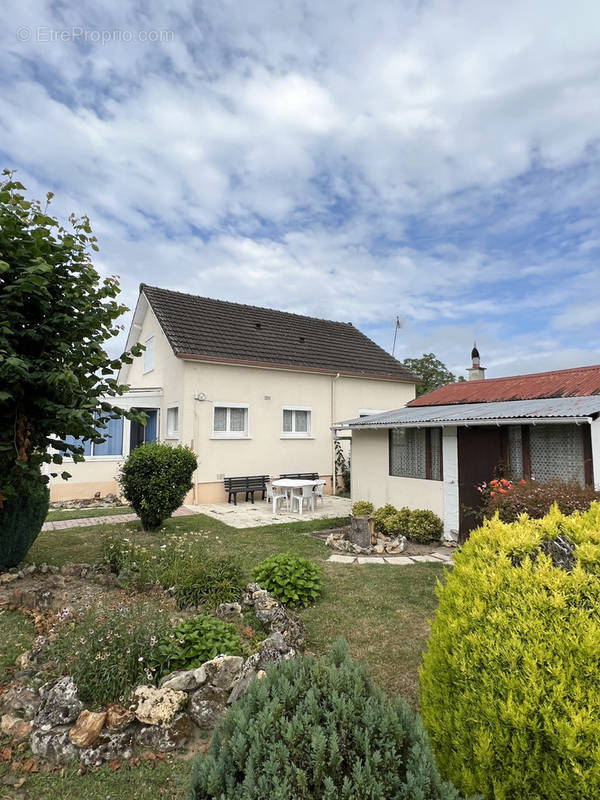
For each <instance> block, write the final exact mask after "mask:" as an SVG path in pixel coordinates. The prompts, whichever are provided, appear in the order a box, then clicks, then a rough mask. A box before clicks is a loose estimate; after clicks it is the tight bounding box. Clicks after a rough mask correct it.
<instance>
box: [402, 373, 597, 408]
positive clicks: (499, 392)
mask: <svg viewBox="0 0 600 800" xmlns="http://www.w3.org/2000/svg"><path fill="white" fill-rule="evenodd" d="M597 394H600V364H596V365H595V366H592V367H575V368H574V369H559V370H554V371H553V372H535V373H533V374H531V375H512V376H510V377H507V378H487V379H486V380H481V381H464V382H461V383H449V384H448V385H447V386H441V387H440V388H439V389H434V390H433V392H429V393H428V394H424V395H422V396H421V397H417V398H416V399H415V400H411V402H410V403H409V405H410V406H411V407H414V406H445V405H454V404H455V403H494V402H500V401H502V400H538V399H540V398H544V397H548V398H555V397H587V396H590V395H597Z"/></svg>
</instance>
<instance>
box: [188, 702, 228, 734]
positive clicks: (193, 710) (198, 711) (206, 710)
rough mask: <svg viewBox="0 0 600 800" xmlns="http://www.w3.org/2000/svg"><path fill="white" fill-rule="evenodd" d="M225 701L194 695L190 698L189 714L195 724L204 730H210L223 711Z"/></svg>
mask: <svg viewBox="0 0 600 800" xmlns="http://www.w3.org/2000/svg"><path fill="white" fill-rule="evenodd" d="M225 708H226V706H225V703H221V702H219V701H218V700H203V699H202V698H196V697H195V696H194V695H192V697H191V698H190V705H189V709H188V710H189V714H190V717H191V718H192V719H193V720H194V722H195V723H196V725H197V726H198V727H199V728H201V729H202V730H204V731H208V730H211V729H212V728H214V727H215V725H216V724H217V722H218V721H219V720H220V719H221V717H222V716H223V714H224V713H225Z"/></svg>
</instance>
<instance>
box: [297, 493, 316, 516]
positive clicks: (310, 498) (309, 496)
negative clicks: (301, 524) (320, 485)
mask: <svg viewBox="0 0 600 800" xmlns="http://www.w3.org/2000/svg"><path fill="white" fill-rule="evenodd" d="M305 500H306V502H307V503H308V504H309V506H310V507H311V509H312V510H313V511H314V510H315V494H314V492H313V487H312V486H303V487H302V494H296V492H294V494H293V495H292V511H293V510H294V505H297V506H298V511H299V512H300V514H302V509H303V508H304V501H305Z"/></svg>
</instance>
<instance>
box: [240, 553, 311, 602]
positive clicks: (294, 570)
mask: <svg viewBox="0 0 600 800" xmlns="http://www.w3.org/2000/svg"><path fill="white" fill-rule="evenodd" d="M252 574H253V577H254V580H255V581H257V583H259V584H260V585H261V586H262V588H263V589H267V591H269V592H271V594H273V595H274V596H275V597H276V598H277V599H278V600H280V601H281V602H282V603H283V604H284V605H286V606H290V607H299V608H305V607H306V606H309V605H311V604H312V603H314V602H315V601H316V600H318V599H319V597H320V596H321V593H322V591H323V581H322V571H321V569H320V567H317V566H316V564H311V562H310V561H307V559H306V558H299V557H298V556H295V555H293V554H292V553H280V554H279V555H276V556H270V557H269V558H267V559H265V560H264V561H262V562H261V563H260V564H259V565H258V566H257V567H256V568H255V569H254V572H253V573H252Z"/></svg>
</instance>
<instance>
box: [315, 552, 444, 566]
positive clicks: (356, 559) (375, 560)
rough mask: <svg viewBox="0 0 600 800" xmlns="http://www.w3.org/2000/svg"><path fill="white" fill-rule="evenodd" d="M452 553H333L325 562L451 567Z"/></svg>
mask: <svg viewBox="0 0 600 800" xmlns="http://www.w3.org/2000/svg"><path fill="white" fill-rule="evenodd" d="M452 556H453V553H452V551H449V550H448V549H445V550H436V551H435V552H433V553H430V554H429V555H422V556H406V555H400V556H392V555H385V556H375V555H373V556H359V555H344V554H342V553H334V554H333V555H331V556H329V558H328V559H327V561H333V562H334V563H336V564H391V565H392V566H396V567H400V566H407V565H408V564H426V563H429V564H447V565H449V566H451V565H452V563H453V560H452Z"/></svg>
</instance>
